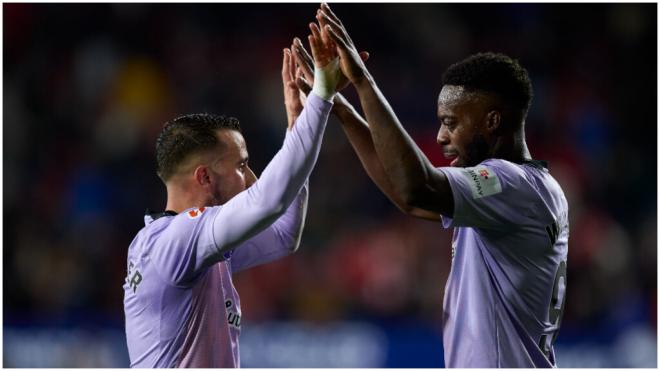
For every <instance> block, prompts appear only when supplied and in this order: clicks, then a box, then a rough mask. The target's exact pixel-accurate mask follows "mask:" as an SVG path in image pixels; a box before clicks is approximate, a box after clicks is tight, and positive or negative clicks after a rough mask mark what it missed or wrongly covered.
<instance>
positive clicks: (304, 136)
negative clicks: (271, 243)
mask: <svg viewBox="0 0 660 371" xmlns="http://www.w3.org/2000/svg"><path fill="white" fill-rule="evenodd" d="M331 108H332V103H331V102H328V101H325V100H323V99H321V98H319V97H318V96H315V95H310V97H309V98H308V100H307V104H306V105H305V108H304V109H303V111H302V112H301V114H300V116H299V117H298V119H297V120H296V124H295V126H294V128H293V130H291V131H290V132H288V133H287V135H286V138H285V140H284V144H283V145H282V148H281V149H280V151H279V152H278V153H277V154H276V155H275V157H274V158H273V160H272V161H271V162H270V164H269V165H268V166H266V168H265V169H264V171H263V173H262V175H261V177H260V179H259V180H258V181H257V182H255V184H254V185H253V187H251V188H250V189H251V190H252V193H253V194H254V196H255V197H260V198H262V199H263V204H264V205H267V206H268V207H269V208H270V209H272V211H274V212H276V213H279V214H281V213H283V212H284V211H285V209H286V208H287V207H288V206H289V204H291V202H292V201H293V199H294V198H295V197H296V195H297V194H298V191H299V190H300V188H301V187H302V185H303V183H305V181H306V180H307V178H309V175H310V174H311V172H312V169H313V167H314V164H315V163H316V160H317V158H318V154H319V151H320V148H321V141H322V139H323V133H324V131H325V126H326V123H327V120H328V116H329V113H330V109H331Z"/></svg>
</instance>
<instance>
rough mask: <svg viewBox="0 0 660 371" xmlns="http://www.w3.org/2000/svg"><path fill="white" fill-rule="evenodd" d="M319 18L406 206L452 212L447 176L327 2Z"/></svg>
mask: <svg viewBox="0 0 660 371" xmlns="http://www.w3.org/2000/svg"><path fill="white" fill-rule="evenodd" d="M317 18H318V19H319V22H320V23H321V25H322V26H323V28H324V31H326V32H327V33H328V35H329V37H330V39H331V40H332V41H333V42H334V43H335V44H336V46H337V51H338V53H339V55H340V61H341V63H340V64H341V69H342V72H343V73H344V75H346V77H347V78H348V79H349V80H350V81H351V83H353V85H354V86H355V87H356V89H357V92H358V96H359V98H360V103H361V104H362V108H363V110H364V113H365V116H366V119H367V122H369V128H370V131H371V137H372V139H373V144H374V148H375V151H376V153H377V155H378V158H379V159H380V162H381V163H382V165H383V170H384V172H385V174H386V175H387V178H388V179H389V180H390V182H391V184H392V187H393V189H394V190H395V193H396V194H397V195H398V196H399V197H400V198H401V200H402V201H403V203H404V204H405V205H406V207H417V208H423V209H425V210H429V211H432V212H435V213H439V214H442V215H447V216H452V215H453V211H454V201H453V198H452V192H451V188H450V185H449V181H448V179H447V177H446V176H445V175H444V173H442V172H441V171H439V170H437V169H436V168H435V167H434V166H433V165H432V164H431V162H430V161H429V160H428V158H427V157H426V156H425V155H424V153H423V152H422V151H421V150H420V149H419V147H417V145H416V144H415V142H414V141H413V140H412V138H411V137H410V136H409V135H408V133H407V132H406V131H405V130H404V128H403V126H402V125H401V123H400V122H399V120H398V119H397V117H396V115H395V114H394V111H393V110H392V108H391V107H390V105H389V103H388V102H387V100H386V99H385V97H384V96H383V94H382V93H381V92H380V90H379V89H378V86H377V85H376V82H375V81H374V79H373V77H372V76H371V75H370V73H369V71H368V70H367V68H366V66H365V65H364V63H363V62H362V60H361V58H360V57H359V54H358V52H357V49H356V48H355V46H354V45H353V42H352V40H351V39H350V37H349V36H348V33H347V32H346V29H345V27H344V26H343V24H342V23H341V21H340V20H339V18H337V16H336V15H334V14H333V13H332V11H331V10H330V8H329V7H328V5H327V4H325V3H324V4H322V6H321V9H320V11H319V12H318V13H317Z"/></svg>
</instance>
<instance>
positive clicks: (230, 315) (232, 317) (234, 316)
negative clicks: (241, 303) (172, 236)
mask: <svg viewBox="0 0 660 371" xmlns="http://www.w3.org/2000/svg"><path fill="white" fill-rule="evenodd" d="M225 308H226V309H227V323H229V326H232V327H234V328H237V329H239V330H240V329H241V314H240V313H238V312H237V309H238V308H236V306H235V305H234V303H233V302H232V301H231V300H227V301H225Z"/></svg>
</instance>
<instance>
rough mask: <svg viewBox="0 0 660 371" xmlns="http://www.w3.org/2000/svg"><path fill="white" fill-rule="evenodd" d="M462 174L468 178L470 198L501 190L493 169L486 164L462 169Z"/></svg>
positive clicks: (489, 194)
mask: <svg viewBox="0 0 660 371" xmlns="http://www.w3.org/2000/svg"><path fill="white" fill-rule="evenodd" d="M463 174H464V175H465V177H466V178H467V179H468V184H469V185H470V190H471V191H472V198H474V199H477V198H482V197H486V196H491V195H494V194H497V193H500V192H502V184H500V180H499V178H498V177H497V174H495V172H494V171H492V170H490V169H489V168H487V167H486V166H483V165H479V166H475V167H468V168H465V169H463Z"/></svg>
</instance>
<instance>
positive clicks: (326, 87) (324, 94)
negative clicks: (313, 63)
mask: <svg viewBox="0 0 660 371" xmlns="http://www.w3.org/2000/svg"><path fill="white" fill-rule="evenodd" d="M340 77H341V70H340V69H339V58H335V59H333V60H332V61H330V62H329V63H328V64H326V65H325V66H323V67H315V68H314V86H313V87H312V92H314V93H315V94H316V95H318V96H319V97H321V98H323V99H325V100H329V101H331V100H332V99H333V98H334V96H335V94H336V93H337V84H338V83H339V79H340Z"/></svg>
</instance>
